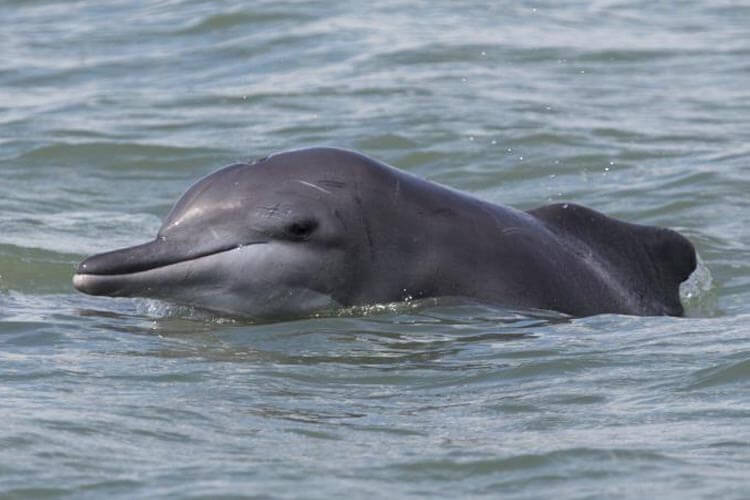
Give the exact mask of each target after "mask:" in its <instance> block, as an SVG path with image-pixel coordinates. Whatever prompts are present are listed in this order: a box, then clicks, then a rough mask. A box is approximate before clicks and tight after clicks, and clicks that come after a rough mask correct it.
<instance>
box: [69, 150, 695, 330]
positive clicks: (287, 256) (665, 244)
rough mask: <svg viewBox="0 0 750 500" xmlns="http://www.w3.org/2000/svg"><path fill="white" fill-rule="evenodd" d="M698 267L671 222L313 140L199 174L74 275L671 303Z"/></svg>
mask: <svg viewBox="0 0 750 500" xmlns="http://www.w3.org/2000/svg"><path fill="white" fill-rule="evenodd" d="M695 267H696V254H695V250H694V248H693V245H692V244H691V243H690V242H689V241H688V240H687V239H686V238H684V237H683V236H681V235H680V234H678V233H677V232H675V231H672V230H669V229H663V228H658V227H650V226H643V225H637V224H631V223H627V222H622V221H619V220H616V219H613V218H610V217H607V216H605V215H603V214H601V213H599V212H596V211H594V210H591V209H588V208H585V207H583V206H579V205H575V204H573V203H558V204H553V205H546V206H542V207H540V208H536V209H533V210H529V211H521V210H517V209H514V208H510V207H506V206H501V205H496V204H493V203H489V202H487V201H483V200H480V199H478V198H476V197H473V196H471V195H468V194H465V193H462V192H459V191H456V190H454V189H451V188H448V187H445V186H442V185H439V184H436V183H433V182H429V181H426V180H423V179H420V178H418V177H415V176H413V175H411V174H408V173H405V172H403V171H400V170H398V169H396V168H394V167H391V166H389V165H386V164H384V163H381V162H379V161H377V160H374V159H371V158H368V157H367V156H364V155H362V154H359V153H356V152H353V151H347V150H342V149H336V148H312V149H301V150H295V151H289V152H283V153H277V154H274V155H271V156H269V157H266V158H264V159H261V160H258V161H255V162H252V163H238V164H234V165H230V166H227V167H225V168H222V169H220V170H218V171H216V172H214V173H212V174H210V175H208V176H206V177H204V178H202V179H200V180H198V181H197V182H196V183H195V184H193V185H192V186H191V187H190V188H189V189H188V190H187V192H186V193H185V194H184V195H183V196H182V197H181V198H180V199H179V200H178V201H177V203H176V204H175V205H174V206H173V208H172V209H171V211H170V212H169V213H168V215H167V216H166V218H165V219H164V221H163V225H162V226H161V228H160V229H159V232H158V233H157V235H156V238H155V239H154V240H153V241H150V242H147V243H143V244H140V245H136V246H132V247H129V248H123V249H119V250H114V251H109V252H106V253H101V254H97V255H93V256H91V257H88V258H86V259H85V260H83V262H81V263H80V264H79V266H78V268H77V270H76V273H75V275H74V276H73V285H74V286H75V288H76V289H78V290H80V291H81V292H84V293H88V294H92V295H106V296H112V297H148V298H157V299H162V300H167V301H171V302H174V303H179V304H186V305H192V306H196V307H199V308H203V309H208V310H213V311H217V312H220V313H227V314H230V315H236V316H242V317H249V318H254V319H264V320H269V319H270V320H273V319H285V318H294V317H303V316H309V315H312V314H315V313H318V312H321V311H323V312H325V311H331V310H335V309H338V308H342V307H349V306H357V305H370V304H382V303H391V302H398V301H402V300H409V299H421V298H434V297H463V298H468V299H471V300H474V301H479V302H483V303H490V304H497V305H501V306H507V307H512V308H521V309H546V310H553V311H559V312H562V313H565V314H568V315H572V316H589V315H595V314H602V313H618V314H630V315H672V316H680V315H682V314H683V307H682V305H681V303H680V298H679V285H680V283H681V282H682V281H684V280H686V279H687V278H688V277H689V276H690V274H691V273H692V272H693V270H694V269H695Z"/></svg>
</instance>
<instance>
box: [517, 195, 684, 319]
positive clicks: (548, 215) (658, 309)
mask: <svg viewBox="0 0 750 500" xmlns="http://www.w3.org/2000/svg"><path fill="white" fill-rule="evenodd" d="M529 213H530V214H531V215H533V216H534V217H536V218H537V219H539V220H541V221H542V222H543V223H544V224H545V225H546V226H547V227H548V228H549V229H550V230H551V231H553V232H554V233H556V234H557V236H558V237H560V238H561V239H562V240H564V241H568V242H569V243H570V247H571V248H572V249H573V251H577V252H580V251H585V252H590V254H589V255H591V258H594V259H597V260H599V261H601V262H602V264H605V265H606V266H607V268H608V269H609V271H610V272H611V273H612V274H613V276H614V277H616V279H619V280H620V281H621V283H622V284H624V285H627V286H628V288H630V289H632V290H637V291H638V294H639V297H638V299H639V301H640V302H641V303H642V305H643V306H645V307H646V308H647V309H649V310H650V312H651V313H652V314H670V315H674V316H679V315H682V313H683V309H682V304H680V298H679V286H680V283H682V282H683V281H685V280H686V279H688V277H689V276H690V274H691V273H692V272H693V271H694V270H695V267H696V255H695V248H694V247H693V245H692V244H691V243H690V242H689V241H688V240H687V239H686V238H685V237H683V236H681V235H680V234H678V233H677V232H675V231H672V230H670V229H663V228H658V227H651V226H643V225H638V224H630V223H627V222H622V221H619V220H615V219H612V218H610V217H607V216H606V215H604V214H601V213H599V212H597V211H595V210H591V209H589V208H586V207H582V206H580V205H575V204H573V203H559V204H554V205H545V206H543V207H539V208H536V209H533V210H529ZM582 249H583V250H582Z"/></svg>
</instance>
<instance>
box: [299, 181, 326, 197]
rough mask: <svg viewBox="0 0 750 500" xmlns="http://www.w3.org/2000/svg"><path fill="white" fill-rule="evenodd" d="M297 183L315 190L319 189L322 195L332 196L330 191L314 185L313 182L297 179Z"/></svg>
mask: <svg viewBox="0 0 750 500" xmlns="http://www.w3.org/2000/svg"><path fill="white" fill-rule="evenodd" d="M296 182H299V183H300V184H302V185H305V186H308V187H311V188H313V189H317V190H318V191H320V192H321V193H325V194H332V193H331V192H330V191H329V190H327V189H325V188H322V187H320V186H318V185H317V184H313V183H312V182H307V181H303V180H300V179H297V180H296Z"/></svg>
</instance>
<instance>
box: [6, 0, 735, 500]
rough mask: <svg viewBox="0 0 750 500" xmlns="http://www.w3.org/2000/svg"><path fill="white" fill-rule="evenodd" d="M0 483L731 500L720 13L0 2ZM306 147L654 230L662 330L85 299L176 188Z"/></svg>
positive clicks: (728, 159)
mask: <svg viewBox="0 0 750 500" xmlns="http://www.w3.org/2000/svg"><path fill="white" fill-rule="evenodd" d="M0 18H2V19H3V29H2V30H1V31H0V172H1V173H2V182H1V183H0V420H1V421H2V426H0V496H2V497H8V498H100V497H106V498H138V497H148V498H167V497H168V498H217V497H221V496H234V497H238V496H248V497H258V498H295V497H305V498H335V497H344V496H353V497H359V498H365V497H380V498H382V497H390V498H401V497H409V496H413V497H418V496H428V497H443V498H466V497H476V498H482V497H485V498H497V497H503V498H549V497H552V496H554V497H555V498H563V499H568V498H642V497H644V496H649V497H658V498H709V497H710V498H747V496H748V491H750V481H749V480H748V479H747V471H748V470H749V469H750V467H749V466H750V425H749V424H748V422H750V420H749V417H750V396H749V395H748V391H747V388H748V383H749V382H750V328H749V327H748V326H747V325H748V321H749V320H750V306H749V305H748V304H750V261H749V259H748V256H749V255H750V230H748V227H750V196H748V193H750V169H748V163H750V146H749V145H750V120H749V119H748V117H749V116H750V64H749V63H748V61H750V7H748V5H747V4H743V3H741V2H732V1H718V2H697V1H687V2H681V3H680V5H679V7H677V6H673V5H667V4H664V5H662V4H659V3H655V2H645V1H642V2H639V1H635V0H627V1H624V2H612V1H594V2H579V1H572V0H568V1H562V2H551V1H550V2H547V1H543V0H542V1H538V2H533V3H532V2H528V3H523V2H522V3H518V2H500V3H497V2H496V3H489V4H488V3H485V2H474V1H468V2H462V3H460V4H458V3H455V2H447V1H437V2H425V3H422V2H405V1H403V0H393V1H384V2H376V3H373V2H347V3H344V2H338V3H336V2H312V1H311V2H307V1H295V2H278V1H274V2H254V3H246V5H244V6H239V5H238V4H236V3H234V2H199V1H194V0H175V1H170V2H150V3H145V2H144V3H137V2H124V1H123V2H118V1H113V2H105V3H102V2H87V1H82V2H75V3H72V2H53V1H42V0H39V1H31V2H21V1H20V0H6V1H4V2H2V3H0ZM312 145H335V146H341V147H347V148H352V149H357V150H360V151H363V152H365V153H367V154H369V155H371V156H374V157H376V158H379V159H382V160H384V161H386V162H389V163H391V164H394V165H396V166H399V167H400V168H403V169H405V170H408V171H410V172H413V173H415V174H417V175H419V176H422V177H426V178H429V179H432V180H435V181H438V182H441V183H445V184H448V185H451V186H453V187H456V188H459V189H462V190H466V191H469V192H473V193H475V194H476V195H478V196H480V197H482V198H485V199H488V200H492V201H495V202H498V203H504V204H508V205H513V206H517V207H520V208H531V207H534V206H538V205H541V204H545V203H548V202H557V201H562V200H566V201H575V202H578V203H582V204H584V205H588V206H591V207H593V208H596V209H598V210H600V211H603V212H605V213H607V214H610V215H613V216H617V217H621V218H623V219H625V220H628V221H632V222H638V223H644V224H656V225H661V226H668V227H672V228H675V229H677V230H679V231H681V232H682V233H684V234H685V235H686V236H688V237H689V238H690V239H691V240H692V241H693V242H694V243H695V245H696V247H697V249H698V251H699V253H700V255H701V258H702V260H703V262H704V266H705V267H704V268H703V270H702V274H701V275H700V276H699V277H698V279H696V280H694V282H693V283H691V284H690V285H689V286H688V287H687V288H686V289H685V290H684V291H683V294H684V298H685V301H686V302H687V310H688V317H687V318H684V319H677V318H635V317H626V316H611V315H604V316H597V317H592V318H583V319H569V318H564V317H560V316H559V315H555V314H543V313H534V314H529V313H528V312H526V313H524V312H522V311H521V312H518V311H508V310H504V309H502V308H495V307H487V306H481V305H457V304H445V303H440V302H437V303H434V302H429V303H423V304H419V303H417V304H401V305H390V306H387V307H381V308H372V309H367V310H362V311H358V312H357V313H356V314H346V315H342V316H341V317H333V318H318V319H309V320H303V321H294V322H282V323H274V324H261V325H253V324H248V323H243V322H237V321H233V320H230V319H227V318H221V317H214V316H211V315H208V314H205V313H200V312H198V311H192V310H190V309H186V308H182V307H176V306H172V305H169V304H163V303H157V302H150V301H144V300H129V299H128V300H125V299H121V300H114V299H106V298H94V297H88V296H84V295H81V294H78V293H76V292H74V291H73V289H72V287H71V284H70V278H71V276H72V273H73V269H74V266H75V264H76V263H77V262H78V261H79V260H80V259H81V258H83V257H84V256H85V255H87V254H90V253H95V252H99V251H104V250H108V249H112V248H115V247H119V246H125V245H130V244H134V243H137V242H141V241H145V240H147V239H150V238H152V237H153V235H154V233H155V231H156V229H157V228H158V226H159V224H160V218H161V217H162V216H163V215H164V214H165V213H166V211H167V210H168V209H169V207H170V206H171V204H172V203H173V202H174V200H176V198H177V197H178V196H179V194H180V193H181V192H183V191H184V190H185V188H186V187H187V186H188V185H189V184H190V183H191V182H192V181H193V180H195V179H196V178H197V177H199V176H201V175H204V174H206V173H208V172H210V171H211V170H213V169H215V168H218V167H220V166H222V165H224V164H227V163H230V162H232V161H237V160H248V159H252V158H256V157H260V156H264V155H266V154H268V153H271V152H274V151H280V150H285V149H291V148H298V147H304V146H312Z"/></svg>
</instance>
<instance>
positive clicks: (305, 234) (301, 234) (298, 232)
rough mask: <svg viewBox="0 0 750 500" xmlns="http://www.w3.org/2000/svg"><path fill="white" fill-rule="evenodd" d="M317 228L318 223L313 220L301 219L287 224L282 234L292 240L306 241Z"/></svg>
mask: <svg viewBox="0 0 750 500" xmlns="http://www.w3.org/2000/svg"><path fill="white" fill-rule="evenodd" d="M317 227H318V221H316V220H315V219H302V220H297V221H294V222H292V223H290V224H288V225H287V226H286V227H285V228H284V233H286V235H287V236H288V237H289V238H290V239H292V240H298V241H300V240H306V239H308V238H309V237H310V236H311V235H312V233H313V231H315V228H317Z"/></svg>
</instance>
